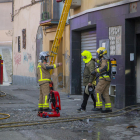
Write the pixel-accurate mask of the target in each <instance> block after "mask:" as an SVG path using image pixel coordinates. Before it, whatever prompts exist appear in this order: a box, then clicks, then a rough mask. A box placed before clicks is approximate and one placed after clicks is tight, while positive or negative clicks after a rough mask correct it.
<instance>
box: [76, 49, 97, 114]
mask: <svg viewBox="0 0 140 140" xmlns="http://www.w3.org/2000/svg"><path fill="white" fill-rule="evenodd" d="M81 55H82V56H83V57H84V59H83V61H84V62H85V69H84V74H83V86H85V90H84V95H83V102H82V104H81V107H80V108H79V109H77V111H78V112H82V111H86V106H87V101H88V98H89V96H90V95H91V98H92V100H93V102H94V108H96V99H95V97H94V95H93V93H94V89H95V85H96V80H95V79H96V76H93V75H91V72H92V71H94V69H95V62H94V61H93V59H92V55H91V52H89V51H86V50H85V51H83V53H82V54H81Z"/></svg>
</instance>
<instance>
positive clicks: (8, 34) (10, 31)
mask: <svg viewBox="0 0 140 140" xmlns="http://www.w3.org/2000/svg"><path fill="white" fill-rule="evenodd" d="M5 34H6V35H7V36H13V30H9V31H7V32H5Z"/></svg>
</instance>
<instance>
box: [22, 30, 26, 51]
mask: <svg viewBox="0 0 140 140" xmlns="http://www.w3.org/2000/svg"><path fill="white" fill-rule="evenodd" d="M22 45H23V48H24V49H26V29H23V30H22Z"/></svg>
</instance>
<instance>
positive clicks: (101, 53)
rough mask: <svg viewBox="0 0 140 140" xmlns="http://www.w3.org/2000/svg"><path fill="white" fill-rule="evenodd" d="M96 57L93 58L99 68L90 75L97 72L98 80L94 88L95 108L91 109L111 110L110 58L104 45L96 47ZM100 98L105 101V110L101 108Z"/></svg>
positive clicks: (106, 111) (105, 111) (104, 111)
mask: <svg viewBox="0 0 140 140" xmlns="http://www.w3.org/2000/svg"><path fill="white" fill-rule="evenodd" d="M97 53H98V58H99V59H94V61H95V62H97V63H99V68H96V69H95V70H94V71H93V72H92V73H91V75H95V74H96V73H99V82H98V84H97V86H96V88H95V93H96V108H94V109H92V110H93V111H101V112H102V113H108V112H112V107H111V102H110V97H109V87H110V82H111V79H110V59H109V58H108V56H107V50H106V49H105V48H104V47H100V48H98V49H97ZM102 100H103V101H105V110H102Z"/></svg>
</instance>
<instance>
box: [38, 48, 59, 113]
mask: <svg viewBox="0 0 140 140" xmlns="http://www.w3.org/2000/svg"><path fill="white" fill-rule="evenodd" d="M49 56H50V55H49V52H48V51H47V52H41V53H40V55H39V63H38V66H37V78H38V82H39V86H40V96H39V103H38V115H39V113H41V112H43V111H45V112H51V111H52V110H51V109H49V101H48V99H49V93H50V87H49V82H50V81H51V75H50V70H51V69H55V68H57V67H59V66H61V65H62V63H58V64H54V65H49Z"/></svg>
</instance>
